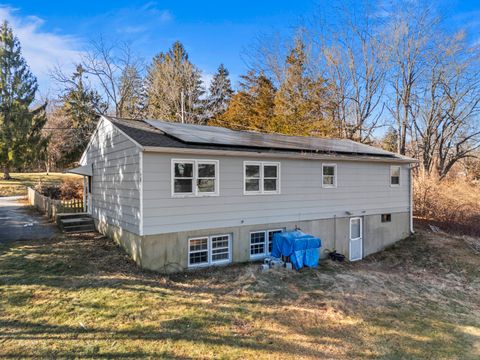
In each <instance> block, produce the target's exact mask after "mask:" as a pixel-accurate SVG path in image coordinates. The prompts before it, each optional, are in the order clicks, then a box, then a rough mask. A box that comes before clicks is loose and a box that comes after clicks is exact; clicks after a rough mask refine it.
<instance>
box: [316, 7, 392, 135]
mask: <svg viewBox="0 0 480 360" xmlns="http://www.w3.org/2000/svg"><path fill="white" fill-rule="evenodd" d="M357 5H359V3H357ZM333 11H334V14H335V16H334V18H335V19H336V22H335V24H333V25H327V26H326V28H325V31H324V32H323V33H321V34H322V35H321V36H325V35H326V36H327V38H320V39H318V44H319V45H320V47H321V51H320V53H319V55H320V56H322V57H323V59H321V62H322V63H324V64H325V69H326V70H327V75H326V77H327V78H328V79H329V80H330V82H331V83H332V84H333V89H334V90H333V92H334V96H335V100H334V101H335V103H336V112H335V113H334V116H335V117H334V121H335V123H336V124H338V126H339V132H340V135H341V136H342V137H346V138H349V139H353V140H357V141H360V142H368V141H370V140H371V137H372V133H373V131H374V130H375V129H377V128H378V127H380V126H382V125H384V124H383V123H381V122H380V119H381V117H382V114H383V110H384V99H383V94H384V89H385V76H386V71H387V69H386V62H385V46H384V42H383V41H382V40H383V36H381V34H380V33H379V26H380V23H381V19H380V18H379V17H378V16H377V15H375V12H374V11H373V10H372V8H370V6H369V4H368V2H364V3H360V5H359V6H357V7H355V6H354V5H353V4H352V3H349V2H344V3H342V4H341V5H340V6H338V7H335V8H333ZM330 16H331V15H330Z"/></svg>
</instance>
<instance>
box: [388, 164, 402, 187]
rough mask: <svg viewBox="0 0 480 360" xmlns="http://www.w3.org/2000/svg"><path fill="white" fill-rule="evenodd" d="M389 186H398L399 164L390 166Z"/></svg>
mask: <svg viewBox="0 0 480 360" xmlns="http://www.w3.org/2000/svg"><path fill="white" fill-rule="evenodd" d="M390 186H400V166H398V165H395V166H390Z"/></svg>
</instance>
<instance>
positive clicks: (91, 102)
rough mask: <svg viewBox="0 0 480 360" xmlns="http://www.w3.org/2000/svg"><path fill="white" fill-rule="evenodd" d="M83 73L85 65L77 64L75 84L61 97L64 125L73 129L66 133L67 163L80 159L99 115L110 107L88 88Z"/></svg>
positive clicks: (73, 78) (65, 161) (65, 162)
mask: <svg viewBox="0 0 480 360" xmlns="http://www.w3.org/2000/svg"><path fill="white" fill-rule="evenodd" d="M83 74H84V69H83V67H82V66H81V65H79V66H77V69H76V71H75V72H74V74H73V76H72V84H73V85H72V86H71V87H69V88H68V89H67V90H66V92H65V94H64V95H63V96H62V97H61V100H62V102H63V105H62V107H61V113H62V114H63V116H64V118H65V121H66V122H67V123H66V124H64V125H65V127H66V128H67V127H68V128H70V129H71V131H70V132H68V133H66V134H65V140H67V141H65V144H64V150H63V153H64V159H63V162H64V164H65V165H66V164H70V163H71V162H74V161H77V160H78V158H79V157H80V155H81V154H82V152H83V151H84V150H85V147H86V146H87V144H88V141H89V139H90V136H91V135H92V133H93V131H94V130H95V127H96V126H97V123H98V119H99V115H100V114H103V113H105V112H106V111H107V108H108V105H107V104H106V103H105V102H103V100H102V98H101V97H100V95H99V94H98V93H97V92H96V91H95V90H90V89H88V88H86V86H85V85H84V82H83Z"/></svg>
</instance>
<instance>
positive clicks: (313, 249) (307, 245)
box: [272, 230, 322, 270]
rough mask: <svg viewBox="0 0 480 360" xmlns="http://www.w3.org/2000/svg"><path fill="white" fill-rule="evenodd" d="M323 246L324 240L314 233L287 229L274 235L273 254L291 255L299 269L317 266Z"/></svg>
mask: <svg viewBox="0 0 480 360" xmlns="http://www.w3.org/2000/svg"><path fill="white" fill-rule="evenodd" d="M321 246H322V241H321V240H320V239H319V238H317V237H315V236H313V235H309V234H305V233H303V232H301V231H300V230H295V231H285V232H282V233H277V234H275V235H274V236H273V244H272V256H273V257H276V258H280V257H282V256H290V261H291V262H292V264H293V266H294V267H295V269H297V270H298V269H301V268H302V267H304V266H307V267H316V266H317V265H318V260H319V258H320V247H321Z"/></svg>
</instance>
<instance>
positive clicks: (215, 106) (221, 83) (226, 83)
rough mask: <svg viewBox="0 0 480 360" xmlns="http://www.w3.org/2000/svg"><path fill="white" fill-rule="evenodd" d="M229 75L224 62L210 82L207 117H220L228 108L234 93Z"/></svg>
mask: <svg viewBox="0 0 480 360" xmlns="http://www.w3.org/2000/svg"><path fill="white" fill-rule="evenodd" d="M228 76H229V73H228V70H227V69H226V68H225V66H223V64H221V65H220V66H219V67H218V70H217V73H216V74H215V75H214V76H213V79H212V83H211V84H210V89H209V96H208V99H207V104H206V108H207V109H206V110H207V117H208V118H209V119H212V118H216V117H218V116H219V115H221V114H223V113H224V112H225V111H226V110H227V108H228V103H229V102H230V99H231V97H232V94H233V90H232V84H231V82H230V78H229V77H228Z"/></svg>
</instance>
